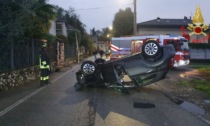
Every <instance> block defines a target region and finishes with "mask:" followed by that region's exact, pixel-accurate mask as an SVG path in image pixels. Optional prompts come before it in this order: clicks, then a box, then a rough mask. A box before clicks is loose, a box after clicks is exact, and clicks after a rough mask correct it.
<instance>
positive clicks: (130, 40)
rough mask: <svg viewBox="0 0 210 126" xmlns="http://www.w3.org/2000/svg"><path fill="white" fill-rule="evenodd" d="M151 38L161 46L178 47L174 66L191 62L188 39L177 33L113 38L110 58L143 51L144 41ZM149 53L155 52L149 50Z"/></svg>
mask: <svg viewBox="0 0 210 126" xmlns="http://www.w3.org/2000/svg"><path fill="white" fill-rule="evenodd" d="M149 39H152V40H155V41H156V42H158V43H159V45H160V46H165V45H167V44H172V45H173V46H174V48H175V49H176V54H175V56H174V59H173V61H174V62H173V66H174V67H179V66H184V65H188V64H189V63H190V54H189V46H188V40H187V39H185V38H184V37H182V36H175V35H142V36H131V37H116V38H112V41H111V50H112V52H111V56H110V60H116V59H118V58H121V57H124V56H127V55H131V54H134V53H139V52H141V47H142V45H143V43H144V42H146V41H147V40H149ZM151 46H155V45H151ZM153 51H155V50H153ZM148 53H153V52H151V51H149V50H148Z"/></svg>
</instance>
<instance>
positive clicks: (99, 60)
mask: <svg viewBox="0 0 210 126" xmlns="http://www.w3.org/2000/svg"><path fill="white" fill-rule="evenodd" d="M104 62H105V60H104V59H101V58H99V59H96V60H95V63H96V64H103V63H104Z"/></svg>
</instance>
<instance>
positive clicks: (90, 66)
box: [81, 61, 97, 75]
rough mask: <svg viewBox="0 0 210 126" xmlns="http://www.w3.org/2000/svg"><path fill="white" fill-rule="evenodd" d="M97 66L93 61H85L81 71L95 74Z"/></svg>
mask: <svg viewBox="0 0 210 126" xmlns="http://www.w3.org/2000/svg"><path fill="white" fill-rule="evenodd" d="M96 66H97V65H96V64H95V63H94V62H92V61H85V62H83V63H82V65H81V71H82V72H83V73H84V75H94V74H95V73H96Z"/></svg>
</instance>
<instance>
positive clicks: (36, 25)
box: [23, 0, 57, 38]
mask: <svg viewBox="0 0 210 126" xmlns="http://www.w3.org/2000/svg"><path fill="white" fill-rule="evenodd" d="M31 2H32V3H31V5H30V7H29V8H28V11H29V12H28V13H31V14H30V15H29V16H27V17H26V20H30V21H29V22H23V26H25V27H28V28H27V30H26V32H25V34H26V36H28V37H33V38H34V37H36V38H41V37H42V35H43V34H46V33H48V32H49V29H50V27H51V21H52V20H55V18H56V15H57V13H56V12H55V7H54V6H53V5H50V4H47V3H46V0H33V1H31Z"/></svg>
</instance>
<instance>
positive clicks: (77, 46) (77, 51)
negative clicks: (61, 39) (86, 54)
mask: <svg viewBox="0 0 210 126" xmlns="http://www.w3.org/2000/svg"><path fill="white" fill-rule="evenodd" d="M75 37H76V55H77V63H79V44H78V38H77V33H76V32H75Z"/></svg>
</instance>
